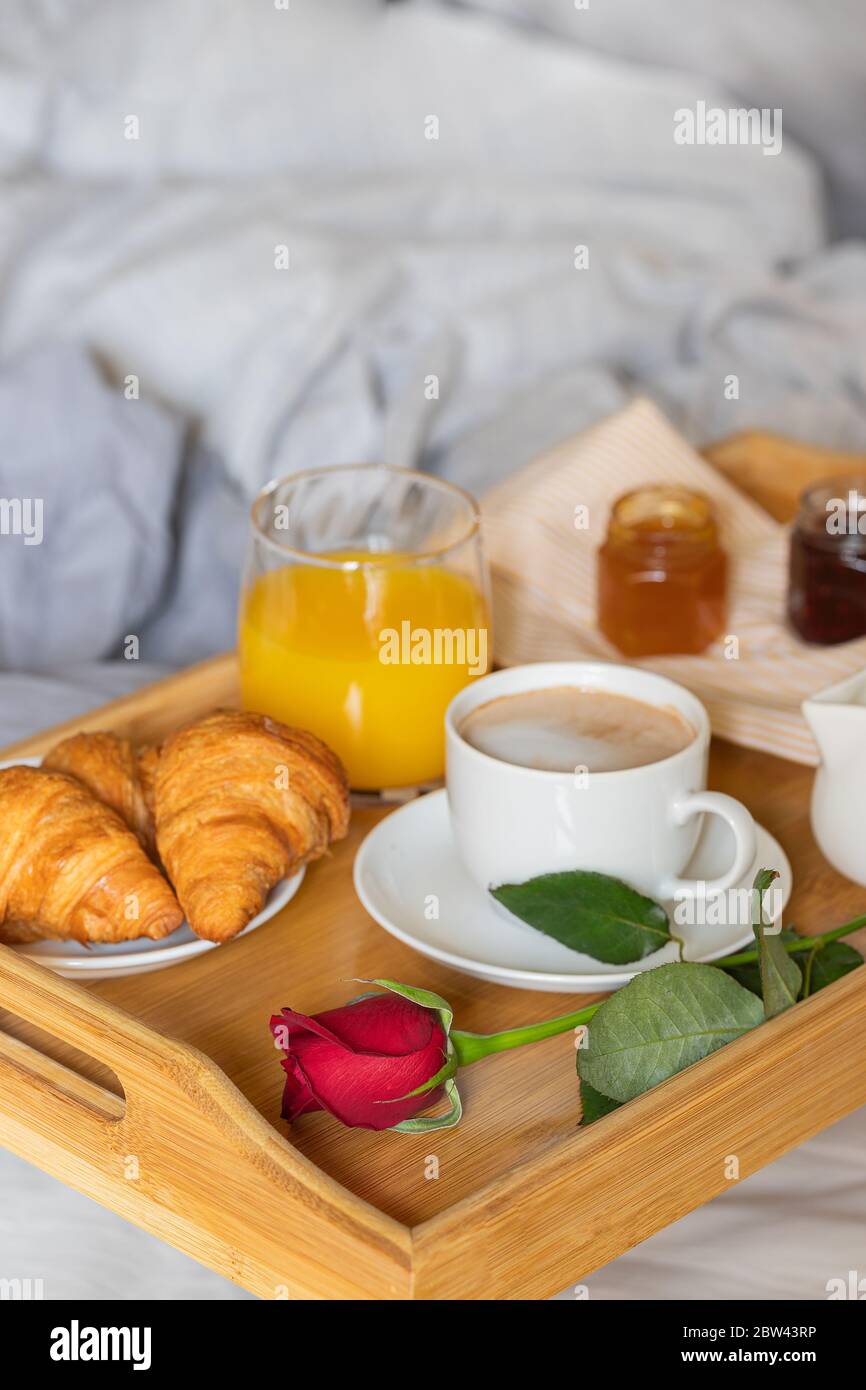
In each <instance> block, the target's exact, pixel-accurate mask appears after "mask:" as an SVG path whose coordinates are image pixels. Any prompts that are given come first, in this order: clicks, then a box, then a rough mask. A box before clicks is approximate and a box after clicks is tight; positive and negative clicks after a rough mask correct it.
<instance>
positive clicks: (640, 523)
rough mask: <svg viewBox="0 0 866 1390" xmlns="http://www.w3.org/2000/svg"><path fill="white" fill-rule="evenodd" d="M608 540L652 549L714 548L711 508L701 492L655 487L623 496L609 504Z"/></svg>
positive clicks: (679, 488) (715, 537) (714, 526)
mask: <svg viewBox="0 0 866 1390" xmlns="http://www.w3.org/2000/svg"><path fill="white" fill-rule="evenodd" d="M608 537H609V539H610V540H612V541H614V542H620V543H638V544H642V545H652V546H665V547H668V546H673V545H682V544H685V545H695V544H698V545H715V544H716V543H717V542H718V527H717V524H716V516H715V511H714V509H713V504H712V502H711V501H710V499H709V498H708V497H706V496H705V495H704V494H703V493H702V492H692V491H691V490H690V489H689V488H685V487H681V486H678V485H673V484H670V485H668V484H656V485H654V486H652V487H642V488H635V489H634V491H632V492H626V493H624V494H623V496H622V497H619V498H618V499H617V500H616V502H614V504H613V508H612V510H611V514H610V520H609V522H608Z"/></svg>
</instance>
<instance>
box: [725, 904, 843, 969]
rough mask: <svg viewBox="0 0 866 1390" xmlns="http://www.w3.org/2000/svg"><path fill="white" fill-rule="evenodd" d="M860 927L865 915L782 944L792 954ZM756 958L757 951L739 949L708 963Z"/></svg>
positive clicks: (817, 947) (736, 962) (745, 962)
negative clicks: (828, 929)
mask: <svg viewBox="0 0 866 1390" xmlns="http://www.w3.org/2000/svg"><path fill="white" fill-rule="evenodd" d="M861 927H866V916H863V917H855V918H854V920H853V921H851V922H846V923H845V925H844V926H842V927H834V929H833V930H832V931H826V932H824V934H823V935H822V936H801V937H800V938H799V940H798V941H783V942H782V945H783V946H784V947H785V950H786V951H788V952H790V954H792V955H794V954H796V952H797V951H811V950H812V949H813V948H814V949H815V950H820V949H821V947H822V946H827V945H828V944H829V943H830V942H831V941H838V939H839V937H840V936H850V934H851V932H852V931H859V930H860V928H861ZM757 959H758V952H757V951H740V952H738V953H737V955H735V956H722V958H721V960H714V961H710V962H709V963H710V964H711V965H718V966H720V967H721V968H722V969H724V968H725V967H726V966H728V965H751V964H752V963H753V962H754V961H756V960H757Z"/></svg>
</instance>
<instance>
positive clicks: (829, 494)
mask: <svg viewBox="0 0 866 1390" xmlns="http://www.w3.org/2000/svg"><path fill="white" fill-rule="evenodd" d="M788 618H789V621H790V623H791V625H792V627H793V628H794V629H795V631H796V632H798V633H799V635H800V636H801V637H802V638H803V639H804V640H805V641H806V642H817V643H820V644H821V645H822V646H830V645H832V644H833V643H835V642H849V641H850V640H851V639H852V638H853V637H862V636H863V635H864V634H866V476H863V475H860V476H853V477H841V478H830V479H827V480H826V481H825V482H822V483H818V484H817V485H816V486H814V487H811V488H808V489H807V490H806V492H804V493H803V496H802V497H801V498H800V512H799V515H798V517H797V520H796V522H795V524H794V529H793V531H792V532H791V548H790V566H789V574H788Z"/></svg>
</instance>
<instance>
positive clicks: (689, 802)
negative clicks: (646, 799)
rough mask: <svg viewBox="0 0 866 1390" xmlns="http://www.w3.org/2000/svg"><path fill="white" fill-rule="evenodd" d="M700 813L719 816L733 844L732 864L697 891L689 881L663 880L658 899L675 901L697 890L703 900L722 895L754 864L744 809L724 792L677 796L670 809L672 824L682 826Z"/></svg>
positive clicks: (751, 835) (751, 829)
mask: <svg viewBox="0 0 866 1390" xmlns="http://www.w3.org/2000/svg"><path fill="white" fill-rule="evenodd" d="M702 811H707V812H709V814H710V815H713V816H721V817H722V820H724V821H726V822H727V824H728V825H729V826H730V828H731V831H732V833H733V836H734V842H735V845H736V849H735V851H734V862H733V864H732V865H731V867H730V869H728V871H727V873H724V874H722V875H721V877H719V878H710V879H707V880H706V882H705V883H702V884H701V886H700V889H699V887H698V883H697V881H696V880H695V879H693V878H670V879H666V880H665V882H664V883H663V884H662V886H661V889H660V896H661V897H662V898H678V897H683V896H687V895H693V894H696V893H697V892H698V891H700V892H702V893H705V894H706V896H707V897H712V896H713V895H714V894H716V893H724V891H725V890H726V889H727V888H731V887H733V885H734V884H735V883H738V882H739V880H740V879H741V878H742V877H743V874H744V873H745V872H746V870H747V869H748V868H749V867H750V866H751V864H752V863H753V862H754V858H755V853H756V850H757V840H756V837H755V822H754V821H753V820H752V817H751V815H750V814H749V812H748V811H747V810H746V808H745V806H742V805H741V804H740V802H739V801H735V800H734V798H733V797H732V796H726V795H725V793H724V792H693V793H691V794H690V795H687V796H680V797H677V799H676V801H675V802H674V804H673V807H672V813H673V818H674V822H675V824H676V825H685V823H686V821H687V820H688V819H689V817H690V816H696V815H699V814H700V812H702Z"/></svg>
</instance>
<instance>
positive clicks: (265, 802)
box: [155, 710, 349, 941]
mask: <svg viewBox="0 0 866 1390" xmlns="http://www.w3.org/2000/svg"><path fill="white" fill-rule="evenodd" d="M155 805H156V842H157V849H158V851H159V854H160V857H161V859H162V862H163V864H164V865H165V867H166V871H167V873H168V876H169V878H170V879H171V882H172V883H173V885H174V888H175V892H176V893H177V896H178V898H179V900H180V904H181V907H182V908H183V910H184V913H185V914H186V920H187V922H188V923H189V925H190V926H191V927H192V930H193V931H194V932H195V933H196V935H197V936H201V937H205V938H206V939H207V940H208V941H227V940H229V939H230V938H231V937H233V936H236V935H237V933H238V932H240V931H242V930H243V928H244V927H245V926H246V925H247V923H248V922H250V921H251V920H252V918H253V917H255V916H256V914H257V913H259V912H260V911H261V909H262V907H263V906H264V903H265V899H266V897H267V895H268V893H269V891H270V890H271V888H272V887H273V886H274V884H275V883H277V882H278V881H279V880H280V879H281V878H285V877H286V876H287V875H288V874H290V873H294V872H295V871H296V870H297V869H298V868H300V866H301V865H302V864H306V863H308V862H309V861H310V860H312V859H317V858H318V857H319V856H320V855H322V854H323V853H324V852H325V850H326V849H327V847H328V844H329V843H330V841H331V840H338V839H341V838H342V837H343V836H344V835H345V834H346V830H347V828H348V823H349V795H348V784H347V781H346V774H345V772H344V771H343V767H342V764H341V763H340V760H339V759H338V758H337V756H336V754H335V753H332V752H331V750H330V748H328V747H327V746H326V745H325V744H324V743H322V742H321V741H320V740H319V739H318V738H316V737H315V736H314V735H313V734H310V733H307V732H305V731H303V730H301V729H290V728H287V727H286V726H285V725H284V724H278V723H277V722H276V721H275V720H273V719H268V718H267V717H265V716H264V715H260V714H249V713H242V712H237V711H233V710H218V711H216V713H214V714H211V715H208V716H207V717H206V718H204V719H200V720H197V721H196V722H195V723H193V724H188V725H186V727H185V728H182V729H179V730H178V731H177V732H176V733H175V734H172V735H171V736H170V737H169V738H168V739H167V740H166V742H165V744H164V745H163V747H162V750H161V752H160V755H159V759H158V761H157V764H156V779H155Z"/></svg>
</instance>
